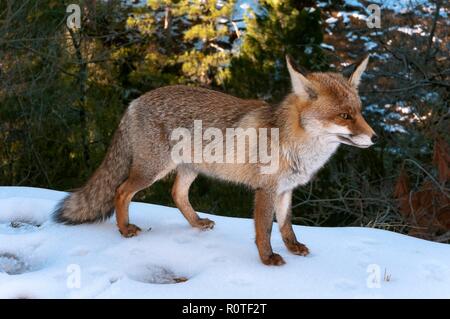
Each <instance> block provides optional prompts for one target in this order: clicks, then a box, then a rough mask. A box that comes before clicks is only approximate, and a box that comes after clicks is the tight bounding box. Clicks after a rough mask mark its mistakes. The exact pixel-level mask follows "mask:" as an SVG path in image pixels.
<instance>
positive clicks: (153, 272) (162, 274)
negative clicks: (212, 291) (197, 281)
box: [128, 265, 188, 284]
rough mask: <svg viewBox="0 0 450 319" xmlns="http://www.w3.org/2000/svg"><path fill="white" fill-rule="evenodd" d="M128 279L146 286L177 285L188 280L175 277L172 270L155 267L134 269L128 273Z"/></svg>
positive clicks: (183, 277) (148, 266)
mask: <svg viewBox="0 0 450 319" xmlns="http://www.w3.org/2000/svg"><path fill="white" fill-rule="evenodd" d="M128 277H130V278H131V279H133V280H135V281H139V282H143V283H147V284H177V283H181V282H185V281H187V280H188V278H187V277H185V276H180V275H177V274H175V273H174V272H173V271H172V270H170V269H168V268H165V267H162V266H157V265H145V266H143V267H139V268H137V267H136V268H135V269H133V270H132V271H130V272H129V273H128Z"/></svg>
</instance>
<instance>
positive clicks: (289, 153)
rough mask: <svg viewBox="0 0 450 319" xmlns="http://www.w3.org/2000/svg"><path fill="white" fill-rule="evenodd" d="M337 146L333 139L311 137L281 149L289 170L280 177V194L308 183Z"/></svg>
mask: <svg viewBox="0 0 450 319" xmlns="http://www.w3.org/2000/svg"><path fill="white" fill-rule="evenodd" d="M338 146H339V143H337V142H335V141H330V140H329V139H327V138H323V137H322V138H321V137H318V138H314V139H311V140H310V141H308V143H303V144H299V145H296V146H295V147H291V148H289V149H283V156H285V158H286V159H287V161H288V162H289V164H290V165H289V166H290V170H289V171H288V172H286V174H284V175H283V176H282V177H281V179H280V181H279V183H278V190H277V191H278V193H279V194H281V193H283V192H285V191H289V190H292V189H294V188H295V187H297V186H299V185H305V184H306V183H308V182H309V181H310V179H311V178H312V177H313V176H314V174H315V173H316V172H317V171H318V170H319V169H320V168H321V167H322V166H324V165H325V163H326V162H327V161H328V159H329V158H330V157H331V156H332V155H333V154H334V152H335V151H336V149H337V148H338Z"/></svg>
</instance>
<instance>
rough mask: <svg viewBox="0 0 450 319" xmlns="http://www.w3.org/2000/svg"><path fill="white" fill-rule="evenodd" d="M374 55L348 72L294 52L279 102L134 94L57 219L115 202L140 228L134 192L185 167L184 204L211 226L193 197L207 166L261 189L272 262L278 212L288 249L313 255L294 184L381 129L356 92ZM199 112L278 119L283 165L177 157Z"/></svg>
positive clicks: (181, 90) (259, 121) (179, 189)
mask: <svg viewBox="0 0 450 319" xmlns="http://www.w3.org/2000/svg"><path fill="white" fill-rule="evenodd" d="M368 58H369V57H366V58H365V59H364V60H363V61H362V62H361V63H360V64H359V65H358V66H357V67H356V69H355V71H354V72H353V74H352V75H351V76H350V78H349V79H347V78H345V77H344V76H342V75H341V74H339V73H319V72H317V73H310V74H306V75H305V74H302V73H301V72H300V71H298V70H297V69H295V68H294V67H293V66H292V63H291V61H290V59H289V58H287V59H286V61H287V67H288V71H289V75H290V79H291V84H292V93H291V94H289V95H287V97H285V99H284V100H283V101H282V102H281V103H280V104H279V105H277V106H272V105H269V104H267V103H265V102H263V101H258V100H243V99H240V98H237V97H234V96H230V95H227V94H224V93H220V92H216V91H212V90H208V89H204V88H196V87H188V86H181V85H175V86H166V87H161V88H158V89H155V90H153V91H150V92H148V93H146V94H144V95H142V96H141V97H139V98H138V99H136V100H134V101H132V102H131V103H130V105H129V107H128V109H127V110H126V112H125V114H124V115H123V117H122V119H121V122H120V124H119V126H118V128H117V130H116V132H115V134H114V137H113V139H112V142H111V145H110V147H109V149H108V151H107V153H106V156H105V158H104V160H103V162H102V163H101V165H100V167H99V168H98V169H97V170H96V171H95V172H94V174H93V175H92V177H91V178H90V179H89V180H88V181H87V182H86V184H85V185H84V186H83V187H81V188H80V189H78V190H76V191H75V192H73V193H72V194H70V195H69V196H67V197H66V198H65V199H63V200H62V201H61V203H59V205H58V207H57V209H56V211H55V212H54V215H53V216H54V219H55V220H56V221H57V222H60V223H65V224H81V223H92V222H97V221H102V220H105V219H106V218H109V217H110V216H111V215H112V214H113V212H114V208H115V212H116V219H117V226H118V228H119V231H120V233H121V234H122V235H123V236H124V237H132V236H135V235H137V234H138V233H139V231H140V228H139V227H137V226H136V225H133V224H131V223H130V222H129V218H128V206H129V204H130V201H131V200H132V198H133V196H134V195H135V194H136V193H137V192H139V191H140V190H143V189H145V188H147V187H149V186H150V185H152V184H153V183H154V182H155V181H157V180H159V179H161V178H163V177H164V176H166V175H167V174H168V173H170V172H172V171H176V178H175V182H174V185H173V188H172V196H173V200H174V202H175V204H176V206H177V207H178V208H179V210H180V211H181V213H182V214H183V215H184V217H185V218H186V219H187V221H188V222H189V224H190V225H191V226H193V227H197V228H200V229H211V228H213V227H214V222H213V221H211V220H209V219H206V218H200V217H199V215H198V214H197V213H196V212H195V211H194V209H193V208H192V206H191V204H190V203H189V198H188V194H189V187H190V186H191V184H192V182H194V180H195V178H196V177H197V175H198V174H205V175H207V176H211V177H216V178H219V179H222V180H226V181H230V182H234V183H239V184H243V185H246V186H248V187H250V188H251V189H253V190H254V191H255V205H254V219H255V228H256V245H257V248H258V252H259V256H260V258H261V261H262V262H263V263H264V264H266V265H282V264H284V260H283V258H282V257H281V256H280V255H279V254H276V253H274V252H273V251H272V246H271V243H270V236H271V232H272V223H273V217H274V214H275V216H276V219H277V222H278V226H279V228H280V232H281V235H282V238H283V241H284V243H285V245H286V247H287V249H288V250H289V251H290V252H292V253H294V254H296V255H301V256H306V255H307V254H308V253H309V250H308V248H307V247H306V246H305V245H303V244H302V243H300V242H299V241H298V240H297V238H296V235H295V233H294V231H293V229H292V224H291V221H290V217H291V197H292V191H293V189H294V188H296V187H297V186H299V185H304V184H306V183H308V181H309V180H310V179H311V178H312V177H313V176H314V174H315V173H316V172H317V171H318V170H319V169H320V168H321V167H322V166H323V165H324V164H325V163H326V162H327V160H328V159H329V158H330V157H331V156H332V155H333V153H334V152H335V151H336V149H337V148H338V146H339V145H340V144H341V143H343V144H348V145H353V146H356V147H360V148H366V147H369V146H371V145H372V144H374V143H375V141H376V139H377V135H376V134H375V133H374V131H373V130H372V128H371V127H370V126H369V125H368V124H367V122H366V121H365V120H364V118H363V116H362V114H361V101H360V98H359V95H358V92H357V87H358V84H359V82H360V79H361V75H362V73H363V72H364V70H365V68H366V66H367V63H368ZM198 120H201V121H202V124H203V126H204V127H212V128H215V129H216V131H217V130H219V133H220V132H225V131H226V130H227V128H243V129H249V128H255V129H260V128H268V129H274V128H275V129H277V130H278V132H279V143H278V145H277V144H276V143H272V144H271V147H270V151H271V153H272V154H274V153H276V155H277V156H278V159H279V160H278V163H277V167H276V169H275V170H274V171H273V172H272V173H269V174H264V173H262V172H261V167H262V163H258V162H256V163H255V162H253V163H251V162H249V161H247V162H243V163H224V162H220V161H217V162H205V161H190V162H189V161H186V162H177V161H174V159H173V152H172V151H173V148H174V141H173V140H172V139H171V133H172V132H173V131H174V130H176V129H177V128H185V130H187V132H193V131H194V130H195V128H194V122H195V121H198ZM194 133H195V132H194ZM219 143H221V142H219ZM246 143H247V144H248V142H246ZM193 147H195V145H194V146H193ZM258 147H259V146H257V148H258Z"/></svg>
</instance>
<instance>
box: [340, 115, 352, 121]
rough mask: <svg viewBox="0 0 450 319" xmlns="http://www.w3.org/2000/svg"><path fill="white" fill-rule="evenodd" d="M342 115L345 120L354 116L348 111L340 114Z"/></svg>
mask: <svg viewBox="0 0 450 319" xmlns="http://www.w3.org/2000/svg"><path fill="white" fill-rule="evenodd" d="M339 116H340V117H342V118H343V119H344V120H351V119H352V116H351V115H350V114H348V113H341V114H339Z"/></svg>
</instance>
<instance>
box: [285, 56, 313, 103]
mask: <svg viewBox="0 0 450 319" xmlns="http://www.w3.org/2000/svg"><path fill="white" fill-rule="evenodd" d="M286 64H287V67H288V70H289V75H290V77H291V84H292V90H293V91H294V93H295V94H296V95H298V96H299V97H301V98H303V99H313V98H315V97H316V96H317V95H316V93H315V92H314V90H313V89H312V87H313V86H312V84H311V82H310V81H309V80H308V79H307V78H306V77H305V76H304V75H303V74H301V73H300V72H298V71H297V70H296V69H294V67H293V66H292V65H293V63H292V58H291V57H290V56H289V55H286Z"/></svg>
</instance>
